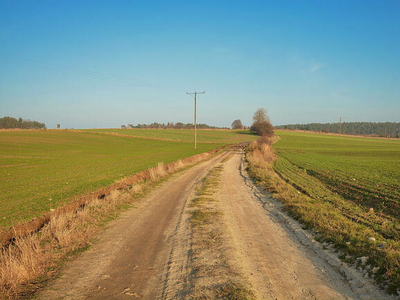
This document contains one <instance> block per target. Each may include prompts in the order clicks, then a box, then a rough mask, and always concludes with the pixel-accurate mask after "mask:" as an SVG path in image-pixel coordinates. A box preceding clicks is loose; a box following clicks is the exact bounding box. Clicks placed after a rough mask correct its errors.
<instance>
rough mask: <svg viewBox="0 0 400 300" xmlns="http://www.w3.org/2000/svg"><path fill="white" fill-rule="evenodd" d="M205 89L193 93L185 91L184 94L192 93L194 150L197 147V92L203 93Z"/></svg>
mask: <svg viewBox="0 0 400 300" xmlns="http://www.w3.org/2000/svg"><path fill="white" fill-rule="evenodd" d="M205 93H206V92H205V91H202V92H196V91H195V92H194V93H188V92H186V94H188V95H191V96H192V95H194V150H196V149H197V145H196V144H197V123H196V110H197V94H205Z"/></svg>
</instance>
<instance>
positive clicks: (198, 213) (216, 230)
mask: <svg viewBox="0 0 400 300" xmlns="http://www.w3.org/2000/svg"><path fill="white" fill-rule="evenodd" d="M223 161H226V160H223ZM222 171H223V166H222V165H219V166H217V167H214V168H213V169H211V170H210V171H209V173H208V174H207V176H206V177H204V178H203V180H202V182H201V183H200V186H199V187H198V188H197V197H196V198H194V199H193V200H192V201H191V203H190V205H189V207H190V208H191V211H190V214H191V215H190V218H189V223H190V226H191V232H192V256H191V259H190V263H189V264H190V267H191V269H192V273H191V284H190V290H189V291H188V292H187V294H186V295H185V297H184V299H199V300H200V299H210V300H211V299H236V300H245V299H247V300H254V299H255V295H254V293H253V291H251V289H249V288H248V287H247V283H246V282H245V280H244V279H243V278H242V277H241V275H240V274H239V273H238V272H237V271H235V270H234V269H233V267H232V266H231V264H230V263H229V259H230V257H229V251H230V249H228V248H227V247H226V240H227V239H228V238H229V237H227V235H226V232H225V229H224V226H225V225H224V221H223V214H222V212H221V210H220V209H219V206H218V197H217V192H218V186H219V184H220V180H221V173H222Z"/></svg>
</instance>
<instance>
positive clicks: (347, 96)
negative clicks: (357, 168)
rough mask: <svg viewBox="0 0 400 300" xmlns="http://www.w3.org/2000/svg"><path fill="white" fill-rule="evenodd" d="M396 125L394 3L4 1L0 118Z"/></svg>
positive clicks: (78, 122) (399, 76) (78, 123)
mask: <svg viewBox="0 0 400 300" xmlns="http://www.w3.org/2000/svg"><path fill="white" fill-rule="evenodd" d="M194 90H197V91H202V90H205V91H206V94H205V95H201V96H199V98H198V122H199V123H207V124H210V125H217V126H230V124H231V123H232V121H233V120H234V119H237V118H239V119H241V120H242V122H243V123H244V124H246V125H250V124H251V121H252V114H253V112H254V111H255V110H256V109H257V108H258V107H264V108H266V109H267V110H268V113H269V116H270V118H271V120H272V122H273V124H275V125H280V124H288V123H309V122H337V121H338V119H337V118H336V117H339V116H344V117H346V119H344V121H373V122H384V121H390V122H400V1H398V0H393V1H384V0H376V1H375V0H374V1H368V0H360V1H352V0H345V1H338V0H335V1H331V0H329V1H328V0H315V1H196V2H195V1H133V0H132V1H111V0H110V1H100V0H99V1H91V0H87V1H53V0H52V1H48V0H41V1H37V0H31V1H23V0H18V1H15V0H1V1H0V117H2V116H13V117H17V118H18V117H20V116H21V117H22V118H29V119H32V120H37V121H40V122H44V123H46V125H47V126H48V128H54V127H55V126H56V124H57V123H60V124H61V127H62V128H92V127H119V126H120V125H121V124H128V123H131V124H136V123H150V122H153V121H157V122H169V121H173V122H177V121H181V122H185V123H189V122H193V100H192V99H191V98H190V97H189V96H188V95H186V91H189V92H193V91H194Z"/></svg>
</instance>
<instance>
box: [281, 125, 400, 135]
mask: <svg viewBox="0 0 400 300" xmlns="http://www.w3.org/2000/svg"><path fill="white" fill-rule="evenodd" d="M275 128H276V129H291V130H306V131H316V132H326V133H339V123H323V124H322V123H311V124H290V125H280V126H275ZM399 129H400V123H389V122H387V123H373V122H344V123H342V133H343V134H350V135H370V136H380V137H384V136H385V130H386V136H387V137H392V138H399Z"/></svg>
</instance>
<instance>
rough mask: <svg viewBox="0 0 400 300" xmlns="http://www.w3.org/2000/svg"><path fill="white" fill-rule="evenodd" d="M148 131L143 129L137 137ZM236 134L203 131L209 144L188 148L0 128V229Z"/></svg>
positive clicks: (231, 140)
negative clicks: (3, 129)
mask: <svg viewBox="0 0 400 300" xmlns="http://www.w3.org/2000/svg"><path fill="white" fill-rule="evenodd" d="M153 132H156V131H152V130H143V131H142V136H143V137H146V136H151V133H153ZM174 132H175V131H174ZM180 134H183V136H184V137H185V136H186V134H189V132H183V131H182V132H181V131H180V130H176V133H174V136H175V137H176V139H179V137H180ZM191 134H193V133H191ZM214 135H215V136H214ZM157 136H158V137H161V138H164V137H168V131H162V130H161V131H158V132H157ZM236 136H240V137H242V136H243V137H246V139H247V140H249V139H251V138H252V136H251V135H248V134H241V135H240V134H236V133H234V132H230V131H228V132H227V133H225V132H219V131H207V135H206V136H205V137H203V139H204V141H207V142H210V143H199V144H198V147H197V150H194V149H193V145H192V144H190V143H184V142H177V141H165V140H149V139H143V138H133V137H123V136H111V135H103V134H95V133H90V132H83V131H66V130H40V131H39V130H8V131H0V166H1V172H0V194H1V197H0V232H1V231H3V230H6V229H7V228H9V227H12V226H15V225H16V224H21V223H24V222H26V221H29V220H31V219H33V218H37V217H40V216H42V215H43V214H44V213H45V212H49V211H50V210H54V209H56V208H57V207H60V206H62V205H65V204H66V203H70V202H72V201H74V200H75V199H76V198H77V197H78V196H80V195H82V194H85V193H90V192H93V191H96V190H98V189H99V188H101V187H105V186H108V185H110V184H112V183H114V182H115V181H117V180H121V179H122V178H125V177H127V176H131V175H132V174H134V173H137V172H139V171H142V170H145V169H148V168H152V167H155V166H157V165H158V164H159V163H160V162H163V163H164V164H168V163H170V162H173V161H177V160H179V159H184V158H186V157H189V156H193V155H195V154H199V153H204V152H206V151H209V150H211V149H215V148H218V147H221V146H223V145H226V144H230V143H236V142H237V141H238V139H236ZM183 139H186V137H185V138H182V140H183ZM239 140H240V141H241V139H239ZM160 168H161V169H162V166H160Z"/></svg>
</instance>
